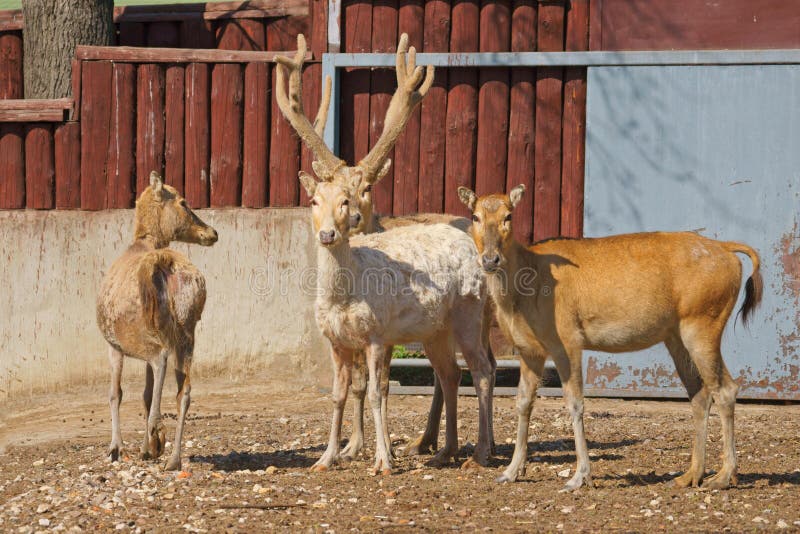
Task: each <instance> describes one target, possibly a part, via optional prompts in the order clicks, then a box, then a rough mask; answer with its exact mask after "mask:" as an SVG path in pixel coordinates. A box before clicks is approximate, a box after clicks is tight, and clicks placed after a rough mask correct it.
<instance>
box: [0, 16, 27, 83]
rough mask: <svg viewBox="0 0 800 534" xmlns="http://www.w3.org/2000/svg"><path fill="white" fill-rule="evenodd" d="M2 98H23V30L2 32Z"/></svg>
mask: <svg viewBox="0 0 800 534" xmlns="http://www.w3.org/2000/svg"><path fill="white" fill-rule="evenodd" d="M0 58H2V61H0V98H22V95H23V81H22V32H17V31H10V32H0Z"/></svg>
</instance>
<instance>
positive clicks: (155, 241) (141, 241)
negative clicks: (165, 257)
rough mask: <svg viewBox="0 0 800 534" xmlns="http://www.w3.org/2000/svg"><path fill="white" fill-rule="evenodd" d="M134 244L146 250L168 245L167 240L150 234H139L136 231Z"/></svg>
mask: <svg viewBox="0 0 800 534" xmlns="http://www.w3.org/2000/svg"><path fill="white" fill-rule="evenodd" d="M134 244H135V245H139V246H140V247H143V248H146V249H148V250H155V249H157V248H167V247H168V246H169V240H168V239H164V238H161V237H158V236H154V235H152V234H139V233H138V232H137V233H136V238H135V239H134Z"/></svg>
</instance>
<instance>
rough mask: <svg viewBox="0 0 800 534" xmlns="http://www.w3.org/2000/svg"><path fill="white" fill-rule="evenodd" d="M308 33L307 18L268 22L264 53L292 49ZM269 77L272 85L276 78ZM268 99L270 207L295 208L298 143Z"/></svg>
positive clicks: (298, 163) (298, 160)
mask: <svg viewBox="0 0 800 534" xmlns="http://www.w3.org/2000/svg"><path fill="white" fill-rule="evenodd" d="M307 30H308V18H307V17H302V18H301V17H290V18H286V19H278V20H274V21H271V22H270V23H269V25H268V26H267V50H277V49H284V50H286V49H292V48H295V47H297V34H298V33H305V32H306V31H307ZM272 78H273V79H272V84H273V85H274V84H275V77H274V76H273V77H272ZM273 91H274V87H273ZM271 100H272V110H271V113H270V115H271V116H270V119H271V132H272V133H271V137H270V144H269V205H270V206H297V205H298V204H299V202H300V184H299V182H298V180H297V173H298V172H299V171H300V141H299V139H298V137H297V135H296V134H295V132H294V129H293V128H292V127H291V125H290V124H289V123H288V122H287V121H286V119H284V118H283V114H282V113H281V112H280V110H279V109H278V105H277V102H276V101H275V99H274V98H273V99H271ZM312 119H313V115H312Z"/></svg>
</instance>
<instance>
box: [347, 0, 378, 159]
mask: <svg viewBox="0 0 800 534" xmlns="http://www.w3.org/2000/svg"><path fill="white" fill-rule="evenodd" d="M342 4H343V5H342V13H343V15H344V16H343V19H344V30H343V33H344V50H343V52H353V53H356V52H369V51H370V50H371V48H372V5H371V3H370V2H362V1H359V0H348V1H345V2H343V3H342ZM369 92H370V73H369V71H368V70H365V69H345V72H344V73H343V74H342V82H341V93H342V103H341V120H340V121H339V135H340V143H339V144H340V153H341V157H342V159H344V160H345V161H347V163H348V164H350V165H354V164H355V163H356V162H358V161H359V160H360V159H361V158H363V157H364V156H366V155H367V152H369Z"/></svg>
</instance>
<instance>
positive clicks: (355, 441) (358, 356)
mask: <svg viewBox="0 0 800 534" xmlns="http://www.w3.org/2000/svg"><path fill="white" fill-rule="evenodd" d="M365 358H366V356H365V355H364V351H362V350H358V351H355V352H354V353H353V370H352V373H351V375H352V384H351V385H350V391H352V393H353V433H352V434H351V435H350V439H349V440H348V442H347V445H346V446H345V447H344V449H342V452H341V457H342V458H344V459H347V460H353V459H355V458H356V457H357V456H358V454H359V453H360V452H361V449H363V448H364V397H365V396H366V395H367V363H366V359H365Z"/></svg>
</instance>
